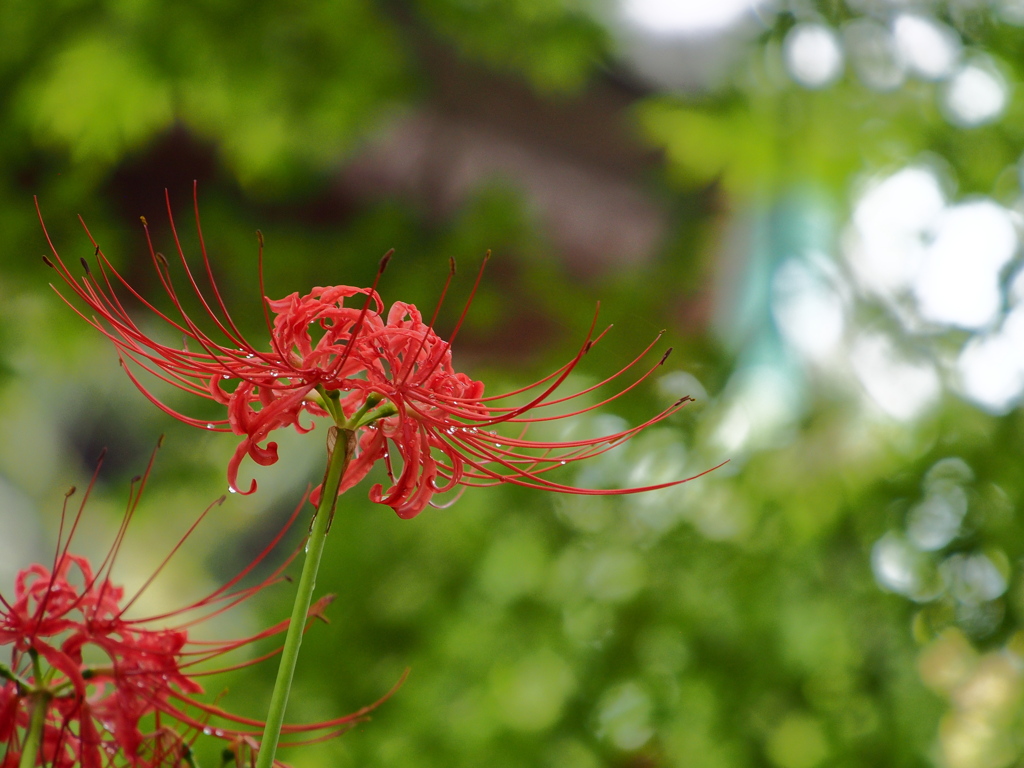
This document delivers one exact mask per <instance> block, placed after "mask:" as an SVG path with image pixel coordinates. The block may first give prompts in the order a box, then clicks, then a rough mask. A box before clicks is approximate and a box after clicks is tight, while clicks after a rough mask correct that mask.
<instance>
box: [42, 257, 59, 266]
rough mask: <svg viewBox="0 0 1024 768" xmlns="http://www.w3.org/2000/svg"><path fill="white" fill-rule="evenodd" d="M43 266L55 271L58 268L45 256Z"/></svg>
mask: <svg viewBox="0 0 1024 768" xmlns="http://www.w3.org/2000/svg"><path fill="white" fill-rule="evenodd" d="M43 264H45V265H46V266H48V267H51V268H53V269H56V267H54V266H53V262H52V261H50V260H49V259H48V258H46V256H43Z"/></svg>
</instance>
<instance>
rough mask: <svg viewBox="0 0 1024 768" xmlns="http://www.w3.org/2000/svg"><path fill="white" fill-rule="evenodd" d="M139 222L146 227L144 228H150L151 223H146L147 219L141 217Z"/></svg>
mask: <svg viewBox="0 0 1024 768" xmlns="http://www.w3.org/2000/svg"><path fill="white" fill-rule="evenodd" d="M139 221H141V222H142V226H144V227H148V226H149V222H148V221H146V217H145V216H139Z"/></svg>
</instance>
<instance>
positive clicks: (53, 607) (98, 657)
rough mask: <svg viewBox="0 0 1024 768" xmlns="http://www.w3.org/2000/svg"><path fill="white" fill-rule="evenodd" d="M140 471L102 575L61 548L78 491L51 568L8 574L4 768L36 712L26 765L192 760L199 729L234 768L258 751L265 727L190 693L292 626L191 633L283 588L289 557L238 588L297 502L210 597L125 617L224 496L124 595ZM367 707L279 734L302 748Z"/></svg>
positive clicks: (314, 612) (55, 767)
mask: <svg viewBox="0 0 1024 768" xmlns="http://www.w3.org/2000/svg"><path fill="white" fill-rule="evenodd" d="M150 465H152V460H151V462H150ZM148 473H149V469H148V468H147V472H146V475H144V476H142V477H141V478H138V479H137V480H138V482H135V483H133V489H132V493H131V495H130V498H129V503H128V508H127V511H126V514H125V516H124V519H123V521H122V524H121V527H120V530H119V531H118V533H117V535H116V537H115V541H114V544H113V546H112V547H111V549H110V551H109V553H108V554H107V556H106V558H105V559H104V561H103V562H102V563H101V564H100V565H99V567H98V568H95V569H94V568H93V567H92V565H91V564H90V563H89V561H88V560H87V559H86V558H84V557H80V556H78V555H74V554H71V553H70V551H69V547H70V544H71V539H72V537H73V535H74V533H75V530H76V529H77V527H78V525H79V522H80V520H81V517H82V512H83V510H84V507H85V502H86V500H87V499H88V496H89V493H88V492H86V494H85V495H84V498H83V501H82V503H81V505H80V506H79V508H78V511H77V513H76V514H75V515H74V517H73V519H71V520H70V521H69V520H68V514H67V513H68V503H67V501H65V505H64V512H63V514H62V516H61V536H60V539H59V542H58V547H57V552H56V556H55V557H54V561H53V563H52V564H51V565H50V566H45V565H40V564H36V565H32V566H29V567H28V568H25V569H24V570H22V571H21V572H20V573H19V574H18V576H17V578H16V581H15V585H14V592H13V595H12V596H10V597H8V596H5V595H3V594H2V593H0V646H9V647H10V654H11V655H10V664H9V666H8V665H3V664H0V682H2V685H0V744H3V745H5V746H6V757H5V758H4V759H3V760H0V767H2V768H8V767H9V766H14V765H18V764H19V762H20V760H21V754H22V751H23V750H24V749H25V748H26V745H27V742H28V734H29V732H30V730H31V729H32V727H33V726H32V720H33V717H34V716H35V715H37V712H38V709H39V708H43V713H42V721H41V724H37V725H36V728H37V729H39V730H40V732H41V739H40V740H39V747H38V751H37V755H36V759H35V762H34V763H33V764H35V765H40V766H48V767H49V768H71V766H81V768H101V767H104V766H131V767H132V768H150V767H151V766H153V767H155V766H179V765H184V764H191V748H192V744H193V743H194V742H195V740H196V739H197V738H198V736H199V734H200V733H203V734H207V735H214V736H216V737H217V738H220V739H223V740H225V741H226V742H227V743H228V746H229V748H230V749H231V751H232V752H233V754H235V755H236V756H237V764H238V765H239V768H241V766H243V765H244V764H245V756H246V755H248V756H249V757H250V758H251V757H252V755H253V753H254V752H255V751H256V750H257V749H258V744H257V742H256V740H255V737H257V736H258V735H259V734H260V733H262V729H263V726H264V723H263V722H262V721H258V720H254V719H251V718H246V717H241V716H239V715H234V714H231V713H230V712H227V711H226V710H224V709H222V708H221V707H219V706H216V705H215V704H211V703H207V702H204V701H201V700H200V698H198V695H199V694H201V693H202V692H203V689H202V687H201V686H200V684H199V682H198V679H199V678H201V677H203V676H205V675H210V674H216V673H219V672H223V671H226V670H228V669H236V668H239V667H244V666H249V665H251V664H255V663H257V662H259V661H262V660H263V659H266V658H268V657H270V656H273V655H275V654H276V653H277V652H278V651H276V650H275V651H271V652H270V653H265V654H263V655H261V656H258V657H257V658H254V659H250V660H245V661H242V662H240V663H236V664H234V665H232V666H228V667H224V668H220V669H211V668H210V667H209V664H208V662H210V661H212V660H215V659H219V658H220V657H222V656H224V655H225V654H228V653H230V652H232V651H235V650H238V649H242V648H245V647H246V646H250V645H252V644H253V643H256V642H258V641H260V640H262V639H264V638H267V637H271V636H273V635H277V634H280V633H282V632H284V631H285V630H286V629H287V627H288V622H287V621H284V622H280V623H278V624H275V625H274V626H272V627H269V628H267V629H264V630H262V631H260V632H257V633H256V634H254V635H251V636H249V637H244V638H240V639H235V640H225V641H202V640H197V639H195V638H193V637H192V629H193V627H195V626H196V625H197V624H199V623H200V622H202V621H204V620H207V619H209V618H212V617H213V616H216V615H218V614H220V613H222V612H224V611H226V610H228V609H229V608H231V607H233V606H236V605H238V604H239V603H241V602H243V601H245V600H247V599H249V598H250V597H252V596H253V595H255V594H256V593H257V592H259V591H260V590H262V589H263V588H264V587H266V586H268V585H270V584H272V583H274V582H277V581H279V580H281V578H282V577H281V573H282V571H283V569H284V568H285V567H286V566H287V565H288V564H289V563H290V562H291V559H292V558H288V559H287V561H286V562H285V563H284V564H283V565H281V566H280V567H279V568H277V569H276V570H274V571H273V572H272V573H271V574H270V575H269V576H267V577H266V578H264V579H263V580H261V581H259V582H258V583H256V584H254V585H251V586H243V585H242V581H243V580H244V579H245V577H246V576H248V575H249V574H250V573H251V572H252V570H253V569H254V568H256V567H257V566H258V565H259V564H260V563H261V562H262V561H263V560H264V559H265V558H266V556H267V555H268V554H269V552H270V551H271V550H272V549H273V548H274V546H275V545H276V544H277V543H278V542H279V541H280V539H281V538H282V536H283V535H284V533H285V532H286V531H287V529H288V527H289V526H290V524H291V522H292V521H294V519H295V517H296V516H297V515H298V512H299V509H300V508H301V506H300V508H299V509H296V511H295V513H294V514H293V515H292V518H291V520H290V521H289V526H285V528H284V529H282V531H281V532H280V533H278V535H277V536H276V537H275V538H274V540H273V541H272V542H271V543H270V544H269V545H268V546H267V547H266V548H265V549H264V550H263V551H262V552H261V553H260V554H259V555H258V556H257V557H256V558H255V560H253V561H252V562H251V563H250V564H249V565H247V566H246V567H245V568H244V569H243V570H242V571H241V572H240V573H239V574H238V575H237V576H235V577H234V578H233V579H231V580H230V581H228V582H227V583H226V584H224V585H223V586H221V587H220V588H218V589H216V590H215V591H213V592H212V593H211V594H209V595H207V596H206V597H203V598H201V599H200V600H197V601H195V602H193V603H191V604H189V605H187V606H184V607H183V608H180V609H178V610H174V611H170V612H167V613H163V614H160V615H156V616H147V617H129V616H128V615H127V612H128V611H129V609H130V608H131V607H132V605H133V604H134V603H135V602H136V601H137V599H138V598H139V596H140V595H141V594H142V591H143V590H145V589H146V588H147V587H148V586H149V585H150V584H151V583H152V582H153V580H154V579H155V578H156V577H157V575H158V574H159V573H160V572H161V570H162V569H163V568H164V566H165V565H166V564H167V562H168V561H169V560H170V558H171V556H173V555H174V554H175V553H176V552H177V550H178V549H179V548H180V547H181V545H182V543H184V541H185V539H186V538H188V536H189V535H190V534H191V533H192V532H193V531H194V530H195V528H196V526H197V525H198V524H199V521H201V520H202V519H203V517H205V515H206V513H207V512H209V510H210V509H212V508H213V507H214V506H216V504H219V503H221V502H223V498H221V499H220V500H218V502H215V504H213V505H210V507H208V508H207V510H206V511H205V512H204V513H203V515H202V516H200V518H199V520H197V521H196V523H195V524H193V525H192V527H191V528H190V529H189V530H188V532H187V533H186V534H185V537H184V538H183V539H182V540H181V541H179V542H178V544H177V545H175V546H174V547H173V549H172V550H171V552H170V554H169V555H168V556H167V557H166V558H165V559H164V560H163V562H161V564H160V565H159V566H158V568H157V569H156V572H155V573H154V574H153V575H152V576H151V577H150V578H149V579H148V580H147V581H146V583H145V584H144V585H143V586H142V588H141V589H140V590H139V592H137V593H136V594H135V595H133V596H131V597H126V595H125V592H124V589H123V588H122V587H120V586H117V585H115V584H114V583H113V582H112V581H111V579H110V572H111V569H112V567H113V565H114V562H115V560H116V557H117V553H118V551H119V549H120V546H121V544H122V541H123V539H124V535H125V531H126V528H127V525H128V523H129V521H130V520H131V518H132V516H133V514H134V512H135V509H136V507H137V505H138V502H139V498H140V496H141V493H142V490H143V488H144V486H145V483H146V478H147V476H148ZM93 481H95V475H94V476H93ZM91 487H92V483H90V489H91ZM73 491H74V489H72V491H71V492H69V494H68V497H69V498H70V496H71V493H73ZM68 522H70V529H69V532H68V534H67V536H66V538H65V537H64V536H63V533H64V529H65V525H66V524H67V523H68ZM293 557H294V555H293ZM329 602H330V598H329V597H328V598H323V599H321V600H320V601H318V602H317V603H316V604H315V605H314V606H313V607H312V608H311V609H310V611H309V613H308V617H309V618H310V619H312V618H314V617H319V618H323V611H324V609H325V608H326V606H327V604H329ZM374 706H376V705H374ZM370 709H372V707H367V708H364V709H362V710H360V711H358V712H356V713H353V714H351V715H347V716H345V717H339V718H335V719H333V720H329V721H325V722H321V723H315V724H310V725H291V726H285V728H284V733H286V734H291V735H293V736H298V737H299V739H300V741H299V742H295V743H303V742H302V739H303V738H305V740H306V741H315V740H318V739H321V738H328V737H330V736H333V735H337V734H338V733H341V732H342V731H344V730H346V729H347V728H348V727H350V726H351V725H352V724H353V723H354V722H356V721H358V720H359V719H360V718H362V717H363V716H364V715H365V714H366V713H367V712H368V711H370Z"/></svg>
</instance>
